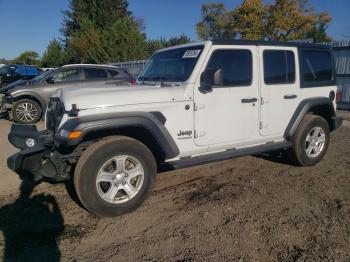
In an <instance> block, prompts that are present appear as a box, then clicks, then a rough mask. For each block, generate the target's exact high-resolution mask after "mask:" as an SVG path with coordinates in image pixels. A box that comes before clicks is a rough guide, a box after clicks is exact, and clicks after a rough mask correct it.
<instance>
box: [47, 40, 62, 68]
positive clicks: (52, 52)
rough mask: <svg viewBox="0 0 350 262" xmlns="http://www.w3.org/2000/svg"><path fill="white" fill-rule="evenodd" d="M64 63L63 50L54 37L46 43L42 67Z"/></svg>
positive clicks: (57, 65)
mask: <svg viewBox="0 0 350 262" xmlns="http://www.w3.org/2000/svg"><path fill="white" fill-rule="evenodd" d="M63 64H64V52H63V49H62V46H61V44H60V42H59V41H58V40H57V39H56V38H54V39H53V40H52V41H51V42H50V43H49V45H48V47H47V49H46V51H45V53H44V55H43V57H42V59H41V66H42V67H59V66H62V65H63Z"/></svg>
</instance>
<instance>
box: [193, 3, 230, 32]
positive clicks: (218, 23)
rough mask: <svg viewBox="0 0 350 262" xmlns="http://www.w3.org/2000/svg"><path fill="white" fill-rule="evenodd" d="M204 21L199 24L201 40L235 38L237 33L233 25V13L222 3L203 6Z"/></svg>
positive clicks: (198, 29)
mask: <svg viewBox="0 0 350 262" xmlns="http://www.w3.org/2000/svg"><path fill="white" fill-rule="evenodd" d="M201 13H202V20H201V21H200V22H199V23H197V34H198V36H199V38H201V39H214V38H233V37H235V36H236V32H235V30H234V28H233V27H232V25H231V20H232V16H231V12H229V11H228V10H227V8H226V7H225V5H224V4H222V3H209V4H204V5H202V10H201Z"/></svg>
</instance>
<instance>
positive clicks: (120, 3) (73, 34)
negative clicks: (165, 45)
mask: <svg viewBox="0 0 350 262" xmlns="http://www.w3.org/2000/svg"><path fill="white" fill-rule="evenodd" d="M141 28H142V21H141V20H137V19H134V18H133V16H132V14H131V12H130V11H129V10H128V1H127V0H71V2H70V7H69V10H68V11H65V12H64V23H63V28H62V33H63V35H64V37H65V47H66V49H67V54H68V61H67V62H70V63H81V62H83V63H108V62H120V61H126V60H133V59H143V58H145V57H146V40H145V38H146V37H145V35H144V34H143V33H142V32H141Z"/></svg>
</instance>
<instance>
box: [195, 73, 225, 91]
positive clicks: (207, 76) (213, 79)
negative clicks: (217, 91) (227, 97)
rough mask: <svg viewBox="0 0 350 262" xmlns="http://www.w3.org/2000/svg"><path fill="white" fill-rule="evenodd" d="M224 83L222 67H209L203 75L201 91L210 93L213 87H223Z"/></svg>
mask: <svg viewBox="0 0 350 262" xmlns="http://www.w3.org/2000/svg"><path fill="white" fill-rule="evenodd" d="M223 83H224V75H223V72H222V69H217V68H208V69H206V70H205V71H204V72H203V73H202V75H201V87H200V91H201V92H203V93H209V92H211V91H212V90H213V87H221V86H223Z"/></svg>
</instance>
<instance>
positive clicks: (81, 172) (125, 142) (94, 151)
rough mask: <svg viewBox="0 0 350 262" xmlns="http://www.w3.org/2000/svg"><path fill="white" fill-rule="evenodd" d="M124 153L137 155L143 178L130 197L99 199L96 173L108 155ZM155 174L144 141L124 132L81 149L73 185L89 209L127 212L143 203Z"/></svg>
mask: <svg viewBox="0 0 350 262" xmlns="http://www.w3.org/2000/svg"><path fill="white" fill-rule="evenodd" d="M125 155H128V156H131V157H133V158H135V159H137V160H138V161H139V163H140V164H141V165H142V168H143V171H144V176H143V182H142V185H141V186H140V189H139V191H138V192H137V193H136V195H134V196H133V197H132V198H131V199H129V200H126V202H124V203H111V202H108V201H106V200H105V199H103V197H102V196H101V195H100V194H101V193H99V191H98V189H97V188H98V186H97V178H98V174H99V171H100V169H101V168H102V167H103V166H104V164H105V163H106V162H108V161H109V160H110V159H112V158H114V157H117V156H125ZM156 175H157V166H156V162H155V159H154V157H153V154H152V152H151V151H150V150H149V149H148V148H147V147H146V146H145V145H144V144H142V143H141V142H139V141H137V140H135V139H132V138H129V137H124V136H116V137H108V138H105V139H103V140H100V141H98V142H96V143H94V144H92V145H91V146H89V147H88V148H87V150H86V151H84V153H83V155H82V156H81V157H80V159H79V161H78V163H77V166H76V168H75V173H74V187H75V190H76V192H77V195H78V198H79V200H80V201H81V203H82V204H83V206H84V207H85V208H86V209H87V210H89V211H90V212H91V213H93V214H95V215H97V216H100V217H115V216H119V215H122V214H126V213H129V212H131V211H133V210H135V209H136V208H138V207H139V206H140V205H141V204H142V203H143V201H144V200H145V199H146V198H147V195H148V193H149V192H150V191H151V190H152V188H153V186H154V183H155V180H156ZM110 186H112V185H110ZM114 198H116V196H115V197H114Z"/></svg>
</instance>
